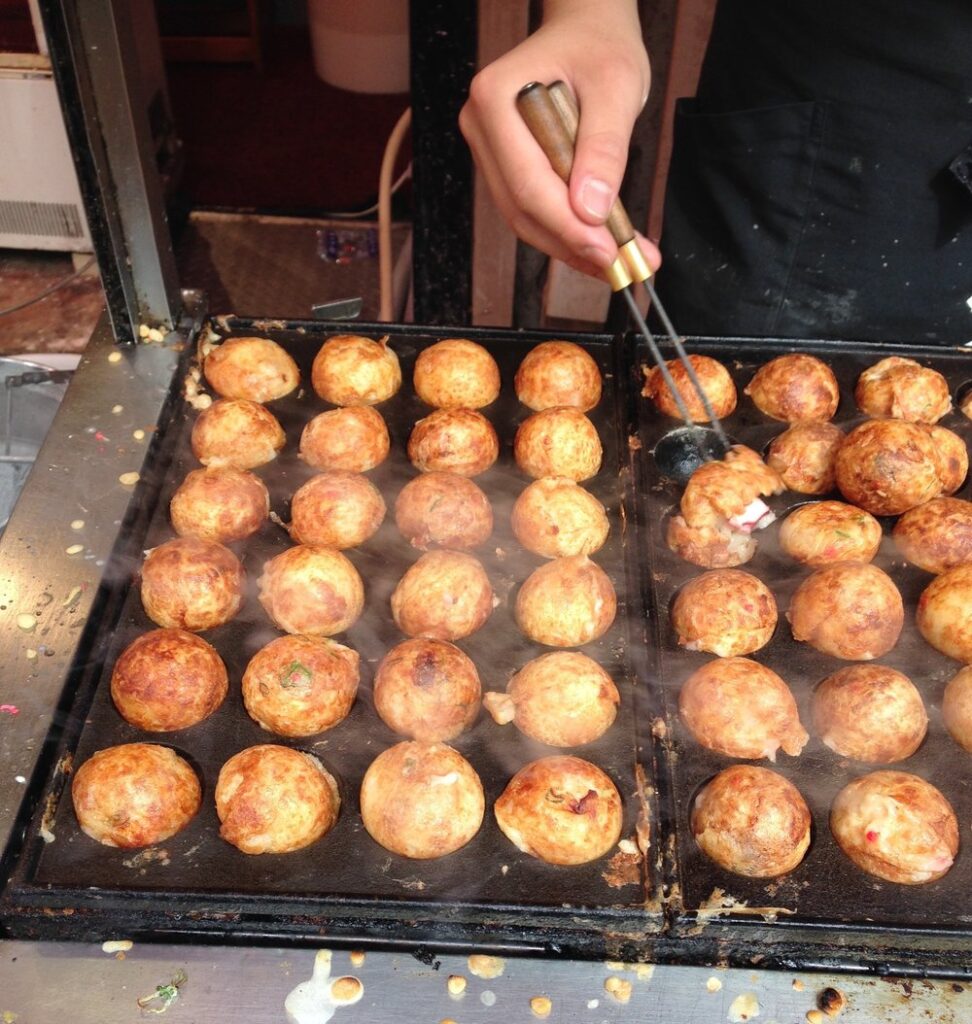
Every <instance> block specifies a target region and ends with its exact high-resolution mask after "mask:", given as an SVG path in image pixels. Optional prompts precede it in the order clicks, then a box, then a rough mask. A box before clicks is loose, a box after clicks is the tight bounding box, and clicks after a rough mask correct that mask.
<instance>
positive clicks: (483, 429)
mask: <svg viewBox="0 0 972 1024" xmlns="http://www.w3.org/2000/svg"><path fill="white" fill-rule="evenodd" d="M498 456H499V438H498V437H497V436H496V429H495V428H494V427H493V424H492V423H490V422H489V420H488V419H486V417H485V416H484V415H483V414H482V413H481V412H477V411H476V410H475V409H436V410H435V412H433V413H430V414H429V415H428V416H426V417H425V419H421V420H419V421H418V423H416V424H415V426H414V428H413V429H412V433H411V434H410V435H409V438H408V457H409V459H411V461H412V465H414V466H415V468H416V469H418V470H420V471H421V472H423V473H456V474H458V475H459V476H478V475H479V474H480V473H485V472H486V470H487V469H489V467H490V466H492V464H493V463H494V462H495V461H496V459H497V458H498Z"/></svg>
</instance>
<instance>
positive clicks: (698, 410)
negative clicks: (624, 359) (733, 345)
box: [641, 355, 737, 423]
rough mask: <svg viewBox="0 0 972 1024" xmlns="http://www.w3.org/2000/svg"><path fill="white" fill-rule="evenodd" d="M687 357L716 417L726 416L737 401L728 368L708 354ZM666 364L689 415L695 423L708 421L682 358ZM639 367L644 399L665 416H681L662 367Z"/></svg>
mask: <svg viewBox="0 0 972 1024" xmlns="http://www.w3.org/2000/svg"><path fill="white" fill-rule="evenodd" d="M688 359H689V362H690V363H691V364H692V369H693V370H695V376H696V378H697V379H698V382H699V384H700V385H701V387H702V390H703V391H704V392H705V395H706V397H707V398H708V399H709V404H710V405H711V406H712V411H713V412H714V413H715V414H716V416H717V417H719V419H723V418H724V417H726V416H728V415H729V414H730V413H731V412H732V411H733V410H734V409H735V408H736V401H737V396H736V385H735V384H734V383H733V381H732V377H730V376H729V371H728V370H727V369H726V368H725V367H724V366H723V365H722V363H720V362H718V360H716V359H713V358H712V357H711V356H700V355H690V356H689V357H688ZM665 365H666V366H667V367H668V372H669V374H670V375H671V378H672V380H673V382H674V383H675V389H676V390H677V391H678V393H679V395H681V397H682V401H683V402H684V404H685V407H686V409H688V413H689V416H690V418H691V419H692V420H693V421H694V422H695V423H708V422H709V414H708V413H707V412H706V411H705V406H704V405H703V404H702V399H701V398H699V396H698V393H697V392H696V390H695V387H694V385H693V384H692V381H691V380H690V378H689V375H688V373H687V372H686V370H685V367H684V366H683V365H682V361H681V360H680V359H670V360H668V361H667V362H666V363H665ZM642 369H643V372H644V375H645V385H644V387H643V388H642V389H641V394H642V395H643V396H644V397H645V398H650V399H651V400H652V401H653V402H654V403H655V406H656V408H657V409H658V410H659V412H661V413H663V414H664V415H665V416H671V417H673V418H675V419H681V418H682V413H681V410H680V409H679V407H678V404H677V402H676V401H675V398H674V397H673V395H672V393H671V391H670V390H669V388H668V385H667V384H666V383H665V379H664V377H662V372H661V370H660V369H659V368H658V367H657V366H653V367H651V369H649V368H648V367H647V366H646V367H643V368H642Z"/></svg>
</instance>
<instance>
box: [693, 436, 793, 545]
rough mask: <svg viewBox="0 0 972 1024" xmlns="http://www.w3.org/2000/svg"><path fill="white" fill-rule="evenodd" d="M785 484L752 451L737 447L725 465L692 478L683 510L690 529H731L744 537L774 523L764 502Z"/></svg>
mask: <svg viewBox="0 0 972 1024" xmlns="http://www.w3.org/2000/svg"><path fill="white" fill-rule="evenodd" d="M782 490H783V481H782V480H781V479H780V477H779V474H778V473H777V472H776V470H774V469H770V467H769V466H767V465H766V463H765V462H763V460H762V459H761V458H760V457H759V455H757V454H756V452H754V451H753V450H752V449H751V448H747V447H746V446H745V445H741V444H737V445H734V446H733V447H732V448H731V449H730V450H729V452H728V453H727V454H726V456H725V458H724V459H722V460H721V461H713V462H705V463H703V464H702V465H701V466H700V467H699V468H698V469H697V470H696V471H695V472H694V473H693V474H692V476H691V477H690V478H689V482H688V483H687V484H686V485H685V490H684V491H683V492H682V500H681V501H680V502H679V508H680V510H681V513H682V517H683V518H684V520H685V522H686V523H687V524H688V525H689V526H693V527H702V526H715V527H719V526H728V527H729V528H731V529H734V530H739V531H741V532H743V533H750V532H751V531H752V530H758V529H761V528H762V527H763V526H765V525H769V523H770V522H772V521H773V515H772V513H769V509H767V507H766V505H765V504H764V502H763V501H762V498H763V497H767V496H769V495H771V494H779V493H780V492H781V491H782Z"/></svg>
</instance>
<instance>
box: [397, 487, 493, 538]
mask: <svg viewBox="0 0 972 1024" xmlns="http://www.w3.org/2000/svg"><path fill="white" fill-rule="evenodd" d="M395 523H396V524H397V526H398V529H399V530H400V531H401V534H402V536H403V537H404V538H405V539H406V540H407V541H408V542H409V544H411V545H412V547H413V548H418V549H419V550H420V551H428V550H429V548H453V549H457V550H460V551H465V550H467V549H468V548H477V547H479V545H480V544H485V543H486V541H487V540H488V539H489V535H490V534H491V533H492V532H493V509H492V506H491V505H490V503H489V498H487V497H486V495H485V494H484V493H483V492H482V490H481V489H480V488H479V486H478V485H477V484H476V483H474V482H473V481H472V480H470V479H469V478H468V477H465V476H459V475H458V474H456V473H422V474H420V475H419V476H417V477H415V479H414V480H410V481H409V482H408V483H407V484H406V485H405V486H404V487H403V488H402V489H401V491H400V492H399V494H398V498H397V499H396V501H395Z"/></svg>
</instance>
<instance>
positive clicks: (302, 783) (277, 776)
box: [216, 743, 341, 854]
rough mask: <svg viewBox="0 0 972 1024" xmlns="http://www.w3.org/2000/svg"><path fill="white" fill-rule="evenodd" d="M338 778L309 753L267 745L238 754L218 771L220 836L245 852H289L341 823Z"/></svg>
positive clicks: (217, 812)
mask: <svg viewBox="0 0 972 1024" xmlns="http://www.w3.org/2000/svg"><path fill="white" fill-rule="evenodd" d="M340 807H341V797H340V795H339V793H338V787H337V782H336V781H335V780H334V777H333V776H332V775H331V773H330V772H328V771H327V770H326V769H325V768H324V766H323V765H322V764H321V762H320V761H318V760H317V758H316V757H314V756H313V755H311V754H305V753H304V752H303V751H301V750H293V749H292V748H291V747H282V746H277V745H276V744H273V743H263V744H260V745H259V746H255V747H247V749H246V750H241V751H240V752H239V753H238V754H234V755H233V756H232V757H231V758H230V759H229V760H228V761H227V762H226V763H225V764H224V765H223V767H222V768H220V770H219V778H218V779H217V781H216V814H217V815H218V817H219V820H220V822H221V825H220V829H219V834H220V836H221V837H222V838H223V839H225V840H226V842H228V843H232V844H233V846H235V847H237V849H239V850H242V851H243V853H251V854H258V853H290V852H291V851H292V850H300V849H302V848H303V847H305V846H309V845H310V844H311V843H313V842H316V841H317V840H318V839H320V838H321V836H323V835H324V834H325V833H326V832H327V831H328V830H329V829H330V828H331V826H332V825H333V824H334V823H335V821H337V816H338V811H339V810H340Z"/></svg>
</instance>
